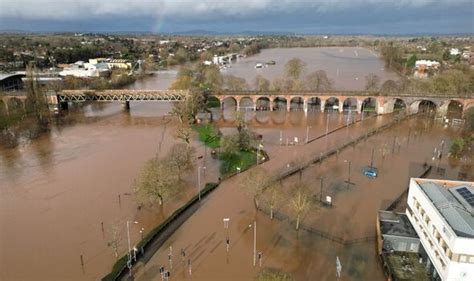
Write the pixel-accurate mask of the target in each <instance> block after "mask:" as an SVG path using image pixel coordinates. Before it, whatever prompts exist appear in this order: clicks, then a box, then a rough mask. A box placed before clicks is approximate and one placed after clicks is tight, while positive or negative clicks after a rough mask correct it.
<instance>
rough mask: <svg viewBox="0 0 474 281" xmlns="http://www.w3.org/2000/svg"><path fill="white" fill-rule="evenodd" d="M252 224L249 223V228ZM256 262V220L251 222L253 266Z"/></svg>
mask: <svg viewBox="0 0 474 281" xmlns="http://www.w3.org/2000/svg"><path fill="white" fill-rule="evenodd" d="M251 227H252V224H249V228H251ZM256 263H257V221H254V222H253V266H255V264H256Z"/></svg>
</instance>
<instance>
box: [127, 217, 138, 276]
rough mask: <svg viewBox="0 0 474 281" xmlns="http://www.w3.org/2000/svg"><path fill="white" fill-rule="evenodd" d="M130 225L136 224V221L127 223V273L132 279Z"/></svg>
mask: <svg viewBox="0 0 474 281" xmlns="http://www.w3.org/2000/svg"><path fill="white" fill-rule="evenodd" d="M130 223H133V224H138V222H137V221H127V240H128V262H127V266H128V272H129V274H130V277H132V249H131V246H130Z"/></svg>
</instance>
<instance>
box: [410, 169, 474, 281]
mask: <svg viewBox="0 0 474 281" xmlns="http://www.w3.org/2000/svg"><path fill="white" fill-rule="evenodd" d="M406 215H407V217H408V219H409V220H410V222H411V224H412V226H413V228H414V229H415V231H416V232H417V234H418V236H419V238H420V242H421V246H422V247H423V249H424V251H425V252H426V254H427V256H428V258H429V260H428V261H427V266H426V267H427V269H428V271H430V272H431V273H432V276H433V277H434V278H435V279H439V280H443V281H444V280H448V281H458V280H459V281H468V280H474V183H472V182H458V181H446V180H432V179H418V178H412V179H411V180H410V186H409V191H408V207H407V211H406Z"/></svg>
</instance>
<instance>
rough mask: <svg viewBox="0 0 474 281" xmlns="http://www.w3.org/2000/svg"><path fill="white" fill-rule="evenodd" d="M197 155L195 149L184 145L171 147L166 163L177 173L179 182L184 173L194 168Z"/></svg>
mask: <svg viewBox="0 0 474 281" xmlns="http://www.w3.org/2000/svg"><path fill="white" fill-rule="evenodd" d="M195 154H196V151H195V149H194V147H192V146H189V145H186V144H184V143H179V144H175V145H173V146H172V147H171V149H170V151H169V152H168V155H167V156H166V158H165V161H166V162H167V163H168V165H169V166H170V168H171V169H172V170H174V171H175V172H176V174H177V176H178V181H181V176H182V174H183V173H184V172H186V171H190V170H192V169H193V168H194V163H195Z"/></svg>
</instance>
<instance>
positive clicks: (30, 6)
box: [0, 0, 470, 20]
mask: <svg viewBox="0 0 474 281" xmlns="http://www.w3.org/2000/svg"><path fill="white" fill-rule="evenodd" d="M459 3H467V4H468V5H469V3H470V1H469V0H398V1H396V0H395V1H391V0H273V1H272V0H100V1H97V0H1V9H0V17H8V18H27V19H52V20H54V19H56V20H57V19H74V20H78V19H87V18H90V17H92V18H94V17H99V16H145V17H159V16H166V17H180V18H181V17H193V18H197V17H202V16H207V15H214V16H215V15H216V14H218V15H221V16H223V17H224V16H235V17H239V18H246V17H248V16H253V15H255V14H258V13H268V12H274V13H291V12H296V11H308V10H311V11H313V12H319V13H324V12H328V11H337V10H344V9H351V8H353V7H357V6H360V5H368V6H384V7H405V8H420V7H427V6H430V5H444V6H446V7H448V6H452V5H455V4H459Z"/></svg>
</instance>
